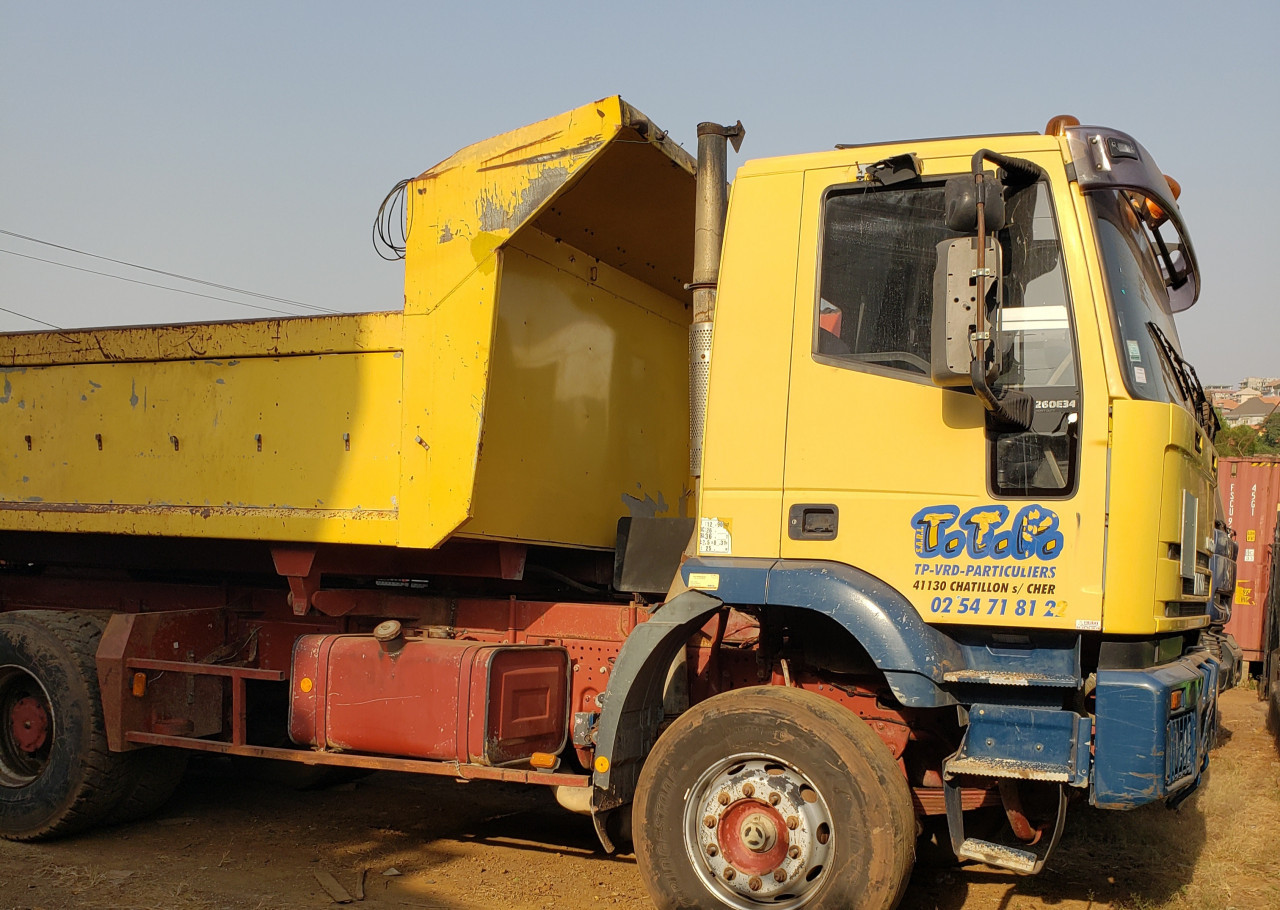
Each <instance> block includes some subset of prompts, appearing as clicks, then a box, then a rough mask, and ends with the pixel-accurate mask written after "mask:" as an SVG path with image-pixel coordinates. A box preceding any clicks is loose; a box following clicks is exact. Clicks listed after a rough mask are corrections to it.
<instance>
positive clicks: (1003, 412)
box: [969, 359, 1035, 430]
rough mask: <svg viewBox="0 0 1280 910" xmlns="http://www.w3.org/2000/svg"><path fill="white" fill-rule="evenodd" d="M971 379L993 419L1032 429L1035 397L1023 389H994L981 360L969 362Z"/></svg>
mask: <svg viewBox="0 0 1280 910" xmlns="http://www.w3.org/2000/svg"><path fill="white" fill-rule="evenodd" d="M969 379H970V380H971V381H972V382H973V391H974V393H975V394H977V396H978V400H979V401H981V402H982V406H983V407H984V408H986V409H987V411H988V413H990V414H991V417H992V419H994V420H995V421H997V422H998V423H1000V424H1003V425H1005V426H1009V427H1016V428H1017V429H1019V430H1029V429H1031V418H1032V417H1033V415H1034V413H1035V399H1034V398H1032V397H1031V395H1029V394H1028V393H1027V392H1024V391H1023V390H1022V389H993V388H992V387H991V384H990V382H988V381H987V369H986V366H985V364H983V362H982V361H981V360H977V359H975V360H974V361H973V363H971V364H969Z"/></svg>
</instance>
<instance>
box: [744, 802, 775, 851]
mask: <svg viewBox="0 0 1280 910" xmlns="http://www.w3.org/2000/svg"><path fill="white" fill-rule="evenodd" d="M773 814H775V815H776V814H777V813H773ZM738 838H739V839H740V840H741V841H742V844H743V846H745V847H746V848H747V849H748V850H750V851H751V852H753V853H768V852H769V851H770V850H772V849H773V846H774V844H776V843H777V842H778V826H777V825H776V824H774V821H773V819H771V818H770V817H769V816H768V815H766V814H765V813H763V812H753V813H751V814H750V815H748V816H747V817H746V818H745V819H743V821H742V826H741V827H740V828H739V829H738Z"/></svg>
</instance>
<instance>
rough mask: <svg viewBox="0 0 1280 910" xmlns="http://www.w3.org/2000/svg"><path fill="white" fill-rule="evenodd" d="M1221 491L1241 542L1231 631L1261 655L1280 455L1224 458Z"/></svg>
mask: <svg viewBox="0 0 1280 910" xmlns="http://www.w3.org/2000/svg"><path fill="white" fill-rule="evenodd" d="M1218 491H1219V494H1220V495H1221V496H1222V508H1223V510H1224V511H1225V513H1226V516H1227V525H1228V527H1230V528H1231V530H1233V531H1235V534H1236V542H1237V543H1238V544H1239V545H1240V554H1239V556H1237V557H1236V593H1235V596H1234V597H1233V598H1232V604H1231V622H1229V623H1227V631H1228V632H1230V633H1231V634H1232V635H1234V636H1235V639H1236V642H1237V643H1239V645H1240V647H1241V648H1243V649H1244V656H1245V659H1246V660H1262V652H1263V646H1262V631H1263V629H1262V627H1263V620H1264V618H1265V617H1264V613H1265V610H1266V604H1267V588H1268V585H1269V584H1270V582H1271V559H1272V549H1273V546H1274V545H1273V541H1274V539H1275V532H1276V510H1277V508H1280V456H1274V455H1272V456H1255V457H1253V458H1221V459H1219V460H1218Z"/></svg>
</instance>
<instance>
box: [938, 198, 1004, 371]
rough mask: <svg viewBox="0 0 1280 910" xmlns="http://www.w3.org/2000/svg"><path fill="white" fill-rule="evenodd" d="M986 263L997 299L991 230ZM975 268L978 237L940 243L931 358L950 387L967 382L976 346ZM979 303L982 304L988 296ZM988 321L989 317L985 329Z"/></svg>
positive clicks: (998, 264) (998, 266) (998, 265)
mask: <svg viewBox="0 0 1280 910" xmlns="http://www.w3.org/2000/svg"><path fill="white" fill-rule="evenodd" d="M949 186H950V182H949V181H948V187H949ZM986 268H987V269H988V271H989V272H990V274H991V276H992V277H993V280H990V281H988V282H987V295H988V298H990V297H991V294H992V293H993V292H994V294H995V299H996V300H999V299H1000V293H1001V287H1000V282H1001V278H1000V275H1001V274H1002V272H1003V262H1002V260H1001V247H1000V244H999V243H997V242H996V241H995V238H994V237H992V236H991V235H988V236H987V255H986ZM977 270H978V238H977V237H957V238H955V239H954V240H944V241H942V242H941V243H939V244H938V265H937V268H936V269H935V270H934V273H933V323H932V330H931V336H932V337H931V347H932V352H931V354H932V356H931V357H930V358H929V359H930V361H931V363H932V373H933V382H934V385H939V386H942V387H944V388H948V387H953V386H967V385H970V384H971V379H970V375H969V368H970V364H971V363H972V362H973V359H974V358H973V353H974V352H973V344H972V342H971V340H970V336H971V335H972V334H973V333H974V331H976V328H977V323H978V316H977V314H978V306H979V301H978V281H977V275H976V274H975V273H976V272H977ZM982 305H983V306H986V305H987V303H986V301H983V302H982ZM988 309H990V308H988ZM992 321H993V320H990V319H988V320H987V324H988V331H990V325H991V323H992ZM985 349H986V344H984V345H983V350H985Z"/></svg>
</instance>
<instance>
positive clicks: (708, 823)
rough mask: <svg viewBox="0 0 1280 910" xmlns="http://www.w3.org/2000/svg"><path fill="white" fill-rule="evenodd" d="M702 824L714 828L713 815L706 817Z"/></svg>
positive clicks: (714, 820)
mask: <svg viewBox="0 0 1280 910" xmlns="http://www.w3.org/2000/svg"><path fill="white" fill-rule="evenodd" d="M702 823H703V824H704V825H706V826H707V827H708V828H714V827H715V826H716V817H715V816H714V815H708V816H707V817H706V818H704V819H703V820H702Z"/></svg>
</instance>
